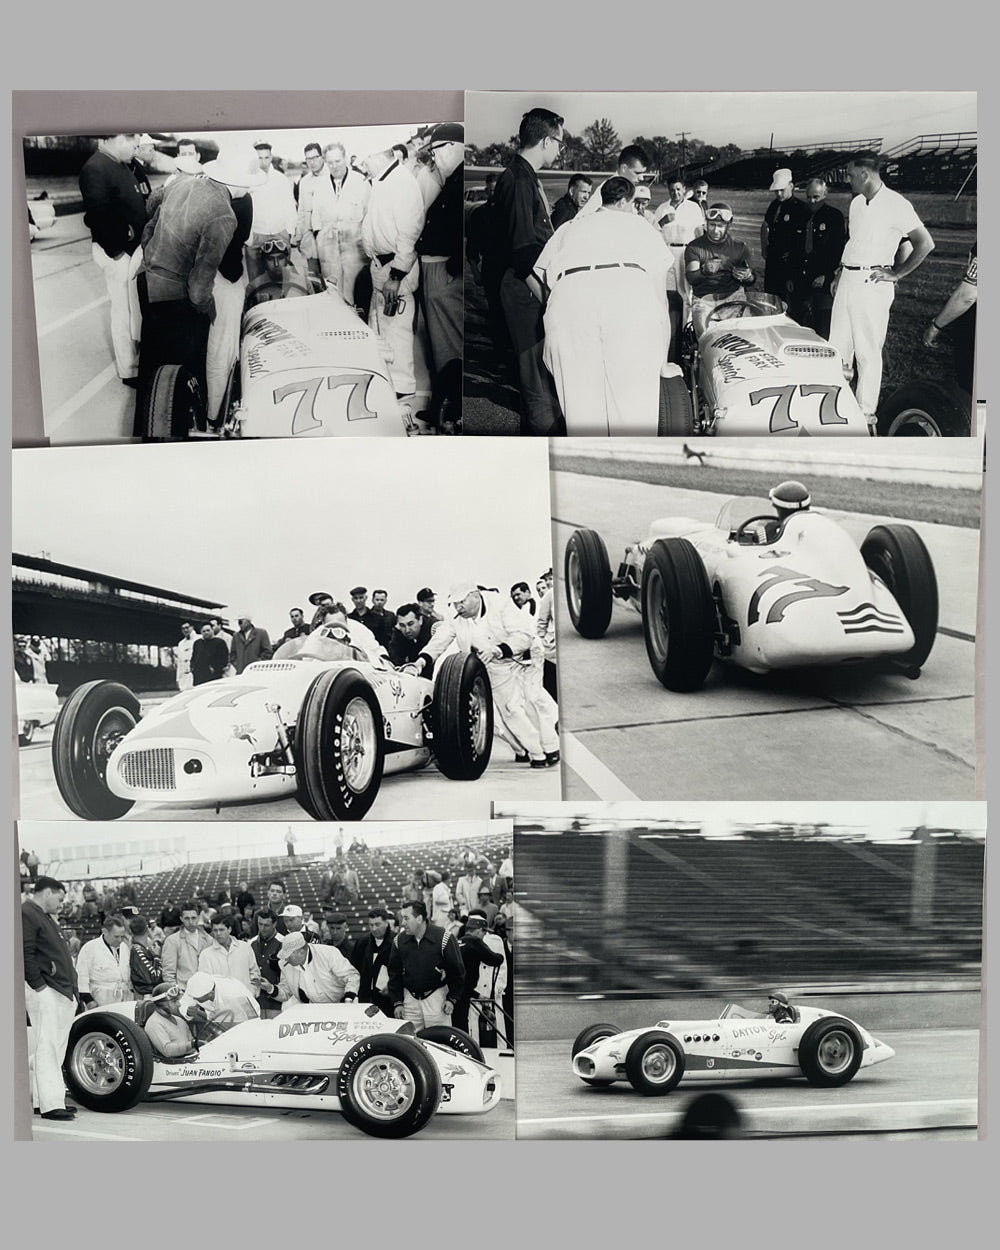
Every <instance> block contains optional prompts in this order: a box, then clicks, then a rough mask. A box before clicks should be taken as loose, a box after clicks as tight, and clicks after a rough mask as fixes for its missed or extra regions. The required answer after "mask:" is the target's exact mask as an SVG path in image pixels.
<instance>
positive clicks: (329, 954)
mask: <svg viewBox="0 0 1000 1250" xmlns="http://www.w3.org/2000/svg"><path fill="white" fill-rule="evenodd" d="M278 963H279V964H280V965H281V982H280V984H278V985H277V986H276V987H275V994H274V997H275V998H276V999H277V1000H278V1001H279V1002H281V1003H288V1005H289V1006H295V1005H296V1004H297V1003H339V1002H353V1001H355V999H357V996H358V989H359V988H360V986H361V978H360V977H359V975H358V970H357V968H355V967H354V966H353V965H352V964H350V963H349V962H348V961H347V959H346V958H345V957H344V956H343V955H342V954H341V953H340V951H339V950H338V949H337V948H336V947H335V946H321V945H319V944H316V943H312V944H310V943H308V942H307V941H306V940H305V938H304V937H303V936H302V934H301V933H289V935H288V937H286V938H285V940H284V942H282V944H281V950H280V951H279V953H278ZM264 988H265V989H267V986H266V985H265V986H264Z"/></svg>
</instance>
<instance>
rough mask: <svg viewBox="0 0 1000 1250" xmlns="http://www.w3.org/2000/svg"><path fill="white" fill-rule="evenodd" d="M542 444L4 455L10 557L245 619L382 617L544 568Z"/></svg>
mask: <svg viewBox="0 0 1000 1250" xmlns="http://www.w3.org/2000/svg"><path fill="white" fill-rule="evenodd" d="M547 450H548V448H547V444H546V442H545V440H544V439H538V440H532V439H520V438H509V439H462V438H456V439H443V438H429V437H428V438H400V439H386V438H378V439H364V438H327V439H322V438H310V439H305V440H301V441H297V440H295V439H266V440H260V441H246V442H240V441H238V440H234V441H226V442H210V443H165V444H160V445H152V444H147V445H139V446H126V447H69V448H59V447H52V448H45V449H37V450H36V449H32V450H20V451H15V452H14V453H13V499H12V516H13V520H12V527H13V550H14V551H16V552H19V553H21V554H23V555H36V556H37V555H41V554H42V552H45V553H46V554H47V556H48V558H50V559H52V560H56V561H59V562H60V563H63V564H72V565H77V566H79V567H82V568H87V569H91V570H94V571H96V572H102V573H107V574H111V575H113V576H116V577H122V578H128V579H130V580H133V581H140V582H145V583H147V584H149V585H153V586H156V587H159V588H162V589H167V590H172V591H175V592H177V593H179V594H181V595H193V596H195V597H197V598H203V599H211V600H214V601H215V602H218V603H222V604H225V605H226V607H227V608H228V609H229V612H228V613H227V615H229V617H230V619H235V617H236V615H237V614H238V613H242V612H247V611H248V612H249V613H250V614H251V616H252V618H253V620H254V622H255V623H256V624H258V625H262V626H263V627H264V628H265V629H267V630H268V631H269V632H270V633H271V634H272V636H273V634H274V633H275V632H276V633H278V634H279V635H280V634H281V633H282V632H283V631H284V630H285V629H286V628H287V626H288V609H289V608H290V607H295V606H298V607H302V608H304V609H305V610H306V612H307V614H308V613H309V612H310V609H309V605H308V603H307V602H306V599H307V597H308V595H309V594H310V592H312V591H316V590H326V591H329V592H330V593H331V594H332V595H334V596H335V597H336V598H343V599H344V600H345V601H346V602H347V603H348V606H350V601H349V599H348V591H349V590H350V588H351V587H352V586H354V585H356V584H358V583H362V584H363V585H365V586H367V587H368V589H369V590H373V589H374V588H376V587H381V588H384V589H385V590H387V591H388V592H389V606H390V608H395V607H396V606H397V605H398V604H399V603H401V602H403V601H405V600H409V599H412V598H413V596H414V595H415V593H416V592H417V590H419V589H420V588H421V587H423V586H430V587H431V588H432V589H433V590H435V591H437V592H438V595H439V596H440V598H439V607H440V605H441V600H443V598H444V596H445V595H446V593H447V591H448V588H449V585H450V584H451V583H452V582H454V581H456V580H458V579H460V578H462V577H465V576H467V575H468V576H471V577H472V579H473V580H474V581H478V582H480V583H481V584H483V585H489V586H498V587H500V588H501V589H503V590H508V589H509V587H510V585H511V583H512V582H515V581H521V580H522V579H523V580H525V581H528V582H529V583H531V584H532V585H534V583H535V581H536V579H537V578H538V576H539V575H540V574H541V573H542V572H544V571H545V570H546V569H548V568H549V567H550V566H551V564H552V557H551V539H550V525H549V516H550V509H549V485H548V462H547Z"/></svg>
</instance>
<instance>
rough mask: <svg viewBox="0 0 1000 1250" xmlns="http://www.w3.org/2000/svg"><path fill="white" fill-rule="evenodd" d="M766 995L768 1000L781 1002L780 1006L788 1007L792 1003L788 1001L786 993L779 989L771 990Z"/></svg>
mask: <svg viewBox="0 0 1000 1250" xmlns="http://www.w3.org/2000/svg"><path fill="white" fill-rule="evenodd" d="M767 997H768V1001H769V1002H774V1003H781V1005H782V1007H790V1006H791V1005H792V1004H791V1003H790V1002H789V1001H788V995H787V994H783V993H782V992H781V990H772V991H771V992H770V994H768V996H767Z"/></svg>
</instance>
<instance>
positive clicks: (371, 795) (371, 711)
mask: <svg viewBox="0 0 1000 1250" xmlns="http://www.w3.org/2000/svg"><path fill="white" fill-rule="evenodd" d="M295 754H296V762H297V772H298V782H299V792H298V798H299V802H300V803H301V804H302V806H303V807H304V808H305V809H306V811H307V812H309V814H310V815H311V816H313V817H314V818H315V819H316V820H360V819H361V817H362V816H364V815H365V813H366V812H367V811H368V809H369V808H370V807H371V805H372V804H373V803H374V802H375V799H376V797H377V796H378V792H379V787H380V785H381V784H382V769H383V767H384V765H385V736H384V733H383V725H382V711H381V708H380V707H379V702H378V698H377V697H376V695H375V692H374V691H373V690H372V688H371V686H370V685H369V684H368V682H367V681H366V680H365V679H364V677H362V675H361V674H360V673H359V672H358V671H357V670H356V669H331V670H328V671H327V672H325V673H320V675H319V676H318V677H317V678H316V679H315V681H314V682H313V683H312V685H311V686H310V687H309V689H308V690H307V691H306V697H305V699H304V700H303V701H302V710H301V712H300V713H299V719H298V724H297V726H296V752H295Z"/></svg>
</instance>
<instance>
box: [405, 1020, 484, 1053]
mask: <svg viewBox="0 0 1000 1250" xmlns="http://www.w3.org/2000/svg"><path fill="white" fill-rule="evenodd" d="M417 1037H422V1038H423V1040H424V1041H425V1042H436V1043H437V1044H438V1045H439V1046H447V1047H448V1049H449V1050H453V1051H455V1052H456V1053H457V1054H459V1055H465V1057H466V1058H467V1059H475V1061H476V1063H485V1062H486V1056H485V1055H484V1054H483V1048H482V1047H481V1046H480V1045H479V1043H478V1042H477V1041H476V1039H475V1038H474V1037H472V1036H471V1035H470V1034H468V1033H465V1032H463V1030H462V1029H456V1028H453V1027H452V1026H451V1025H450V1024H430V1025H428V1026H427V1028H426V1029H417Z"/></svg>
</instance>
